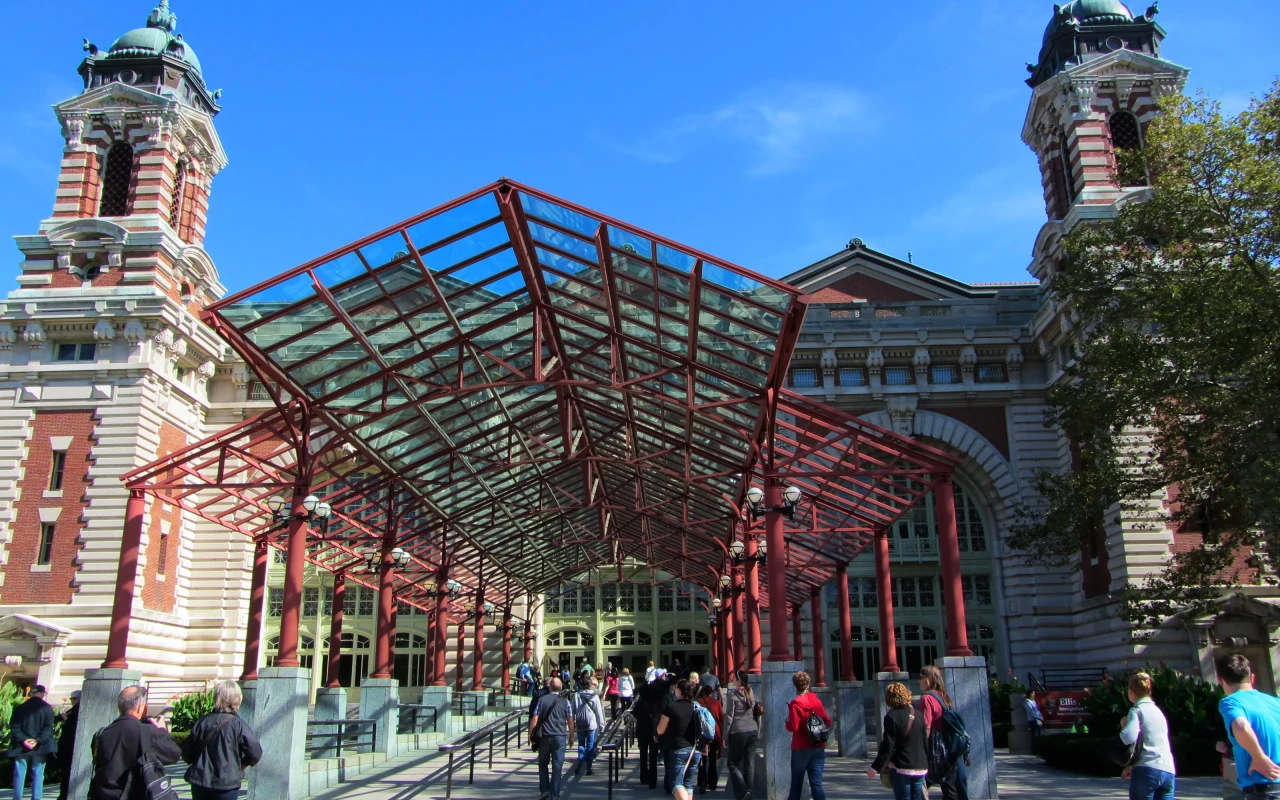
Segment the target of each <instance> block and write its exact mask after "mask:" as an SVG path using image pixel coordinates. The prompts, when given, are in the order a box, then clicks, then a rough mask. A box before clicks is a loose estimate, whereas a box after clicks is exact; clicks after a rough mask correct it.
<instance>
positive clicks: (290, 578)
mask: <svg viewBox="0 0 1280 800" xmlns="http://www.w3.org/2000/svg"><path fill="white" fill-rule="evenodd" d="M310 489H311V479H310V478H308V477H304V478H302V479H301V480H300V481H299V482H298V483H297V485H295V486H294V487H293V500H292V502H291V503H290V506H289V544H288V548H287V550H286V551H285V565H284V608H283V609H282V610H281V612H280V648H279V650H278V651H277V654H276V666H277V667H288V668H295V669H296V668H298V667H299V664H300V663H301V662H300V661H299V660H298V628H299V626H300V625H301V622H302V582H303V572H304V571H305V569H306V564H307V532H308V529H307V519H308V517H309V516H310V512H309V511H308V510H307V508H306V506H305V505H304V504H303V503H304V501H305V500H306V497H307V493H308V492H309V491H310ZM304 672H306V673H307V676H308V677H310V675H311V670H304ZM259 688H261V687H259ZM309 694H310V692H308V695H309ZM264 800H265V798H264Z"/></svg>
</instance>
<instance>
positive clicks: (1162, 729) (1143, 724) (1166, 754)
mask: <svg viewBox="0 0 1280 800" xmlns="http://www.w3.org/2000/svg"><path fill="white" fill-rule="evenodd" d="M1139 736H1141V737H1142V752H1141V753H1139V754H1138V760H1137V761H1136V762H1134V766H1135V767H1152V768H1153V769H1158V770H1163V771H1164V772H1168V773H1171V774H1177V769H1176V768H1175V767H1174V765H1173V751H1172V750H1171V749H1170V747H1169V722H1168V720H1166V719H1165V718H1164V712H1163V711H1161V710H1160V707H1159V706H1157V705H1156V704H1155V702H1153V701H1152V699H1151V698H1150V697H1142V698H1139V699H1138V702H1137V703H1134V705H1133V708H1131V709H1129V719H1128V720H1126V721H1125V724H1124V730H1122V731H1120V741H1122V742H1124V743H1125V744H1133V743H1134V742H1136V741H1138V737H1139Z"/></svg>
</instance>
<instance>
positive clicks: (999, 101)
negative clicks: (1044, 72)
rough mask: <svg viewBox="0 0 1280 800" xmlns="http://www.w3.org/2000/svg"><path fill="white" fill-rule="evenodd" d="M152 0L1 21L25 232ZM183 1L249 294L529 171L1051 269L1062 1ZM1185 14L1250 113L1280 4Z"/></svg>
mask: <svg viewBox="0 0 1280 800" xmlns="http://www.w3.org/2000/svg"><path fill="white" fill-rule="evenodd" d="M153 4H154V3H153V2H152V0H112V2H109V3H103V2H90V0H60V2H58V3H56V4H53V5H50V4H47V3H33V2H23V3H18V2H13V3H8V4H6V7H5V9H4V10H3V11H2V12H0V14H2V15H3V16H2V17H0V18H2V19H3V20H4V27H5V29H6V30H7V34H6V36H5V39H6V43H5V48H4V50H3V55H2V56H0V64H2V65H3V67H4V75H5V80H4V81H3V82H0V231H3V232H4V233H5V235H12V234H25V233H34V232H35V230H36V224H37V222H38V221H39V220H40V219H42V218H44V217H47V216H48V215H49V213H50V211H51V207H52V203H53V193H54V187H55V179H56V175H57V164H58V159H59V158H60V156H61V140H60V139H59V134H58V125H57V123H56V121H55V119H54V115H53V113H52V111H51V110H50V108H49V107H50V105H52V104H53V103H55V102H57V101H59V100H62V99H65V98H67V97H69V96H72V95H74V94H76V93H77V92H78V91H79V88H80V79H79V77H78V76H77V75H76V72H75V68H76V65H77V64H78V63H79V61H80V59H81V57H82V56H83V53H82V52H81V50H80V40H81V38H82V37H87V38H89V39H90V40H91V41H93V42H94V43H96V44H97V45H98V46H100V47H102V48H106V47H108V46H110V44H111V43H112V41H114V40H115V38H116V37H118V36H119V35H120V34H122V33H124V32H125V31H126V30H128V29H130V28H133V27H138V26H140V25H142V24H143V22H144V20H145V19H146V16H147V14H148V12H149V11H150V9H151V6H152V5H153ZM1131 7H1132V8H1133V10H1134V11H1135V12H1138V13H1140V12H1141V11H1142V10H1143V9H1145V8H1146V2H1145V1H1144V2H1140V3H1136V4H1131ZM172 9H173V11H174V12H175V13H176V14H177V15H178V21H179V28H178V30H179V31H180V32H181V33H183V34H184V37H185V39H186V41H187V42H188V43H189V44H190V45H191V46H192V47H193V48H194V49H195V50H196V52H197V53H198V54H199V57H200V60H201V61H202V63H203V66H204V70H205V77H206V79H207V81H208V82H209V85H210V86H211V87H214V88H217V87H221V88H223V89H224V90H225V94H224V96H223V111H222V113H221V114H220V115H219V116H218V118H217V125H218V129H219V132H220V134H221V137H222V141H223V144H224V145H225V147H226V149H227V152H228V154H229V157H230V161H231V164H230V166H229V167H228V168H227V169H226V170H224V171H223V172H222V173H221V174H220V175H219V176H218V178H217V180H216V181H215V183H214V188H213V197H212V208H211V211H210V219H209V235H208V239H207V241H206V246H207V248H208V250H209V252H210V253H211V255H212V256H213V258H214V259H215V261H216V263H217V264H218V266H219V269H220V272H221V275H222V279H223V282H224V283H225V284H226V285H227V287H228V288H229V289H231V290H235V289H239V288H243V287H245V286H248V285H250V284H252V283H255V282H257V281H259V280H261V279H263V278H265V277H267V276H269V275H271V274H274V273H276V272H279V271H282V270H284V269H287V268H288V267H291V266H294V265H296V264H298V263H301V262H302V261H304V260H307V259H309V258H311V257H313V256H316V255H319V254H322V253H324V252H327V251H329V250H331V249H333V248H335V247H338V246H340V245H342V244H345V243H346V242H348V241H351V240H353V239H355V238H358V237H360V236H363V235H365V234H367V233H371V232H373V231H374V230H377V229H379V228H382V227H385V226H387V225H389V224H393V223H395V222H397V221H399V220H401V219H403V218H405V217H408V216H410V215H412V214H415V213H417V212H419V211H422V210H425V209H427V208H430V207H431V206H433V205H436V204H438V203H441V202H443V201H446V200H448V199H450V198H452V197H454V196H456V195H458V194H461V193H463V192H465V191H468V190H470V189H473V188H476V187H478V186H481V185H483V184H485V183H488V182H490V181H492V180H494V179H496V178H498V177H500V176H503V175H506V176H509V177H511V178H514V179H516V180H519V181H522V182H524V183H528V184H530V185H533V186H536V187H538V188H540V189H543V190H545V191H549V192H552V193H555V194H559V195H561V196H563V197H566V198H568V199H570V200H573V201H575V202H578V203H581V204H583V205H586V206H589V207H592V208H596V209H598V210H600V211H602V212H604V213H607V214H610V215H613V216H615V217H618V218H621V219H623V220H626V221H628V222H631V223H633V224H636V225H639V226H642V227H645V228H649V229H651V230H654V231H656V232H659V233H662V234H664V235H666V236H669V237H671V238H674V239H676V240H678V241H682V242H685V243H688V244H689V245H692V246H694V247H698V248H700V249H703V250H706V251H708V252H710V253H713V254H716V255H718V256H721V257H723V258H727V259H730V260H732V261H735V262H737V263H739V264H742V265H744V266H747V267H750V268H752V269H756V270H758V271H760V272H763V273H765V274H768V275H775V276H777V275H783V274H785V273H787V272H790V271H792V270H795V269H798V268H800V267H802V266H805V265H807V264H809V263H811V262H813V261H815V260H817V259H820V258H822V257H824V256H826V255H829V254H831V253H832V252H835V251H837V250H839V249H840V248H841V247H842V246H843V245H844V244H845V242H847V241H848V240H849V239H850V238H851V237H854V236H860V237H862V238H863V239H864V240H865V241H866V242H867V243H868V244H869V245H871V246H872V247H875V248H877V249H881V250H884V251H885V252H888V253H891V254H894V255H897V256H900V257H905V256H906V254H907V252H908V251H912V252H914V254H915V262H916V263H917V264H920V265H922V266H925V267H928V268H930V269H933V270H937V271H939V272H942V273H945V274H948V275H951V276H954V277H956V278H959V279H962V280H967V281H1008V280H1025V279H1027V277H1028V276H1027V273H1026V265H1027V263H1028V262H1029V260H1030V251H1031V247H1032V243H1033V238H1034V236H1035V233H1036V231H1037V230H1038V229H1039V227H1040V224H1041V222H1042V221H1043V207H1042V203H1041V199H1040V189H1039V179H1038V176H1037V174H1036V165H1035V161H1034V159H1033V157H1032V155H1031V152H1030V150H1028V149H1027V148H1026V146H1025V145H1023V144H1022V142H1021V139H1020V132H1021V127H1022V121H1023V115H1024V114H1025V111H1026V107H1027V101H1028V97H1029V92H1030V90H1029V89H1028V88H1027V87H1026V85H1025V84H1024V83H1023V80H1024V79H1025V77H1026V72H1025V71H1024V68H1023V64H1024V63H1025V62H1027V61H1030V60H1034V59H1035V57H1036V55H1037V52H1038V49H1039V45H1040V39H1041V35H1042V32H1043V30H1044V27H1045V24H1046V23H1047V22H1048V19H1049V16H1050V14H1051V11H1052V3H1051V2H1048V1H1047V0H1046V1H1045V2H1041V1H1040V0H964V2H945V1H944V0H920V2H913V3H897V2H878V3H871V2H866V0H843V2H812V3H809V2H800V3H783V2H778V0H774V2H769V3H763V2H755V1H754V0H752V1H750V2H734V3H727V2H692V3H691V2H678V3H677V2H666V1H665V0H657V1H655V2H647V3H640V2H613V3H610V2H600V0H596V2H590V3H588V2H539V3H529V2H519V3H517V2H507V1H506V0H498V1H496V2H490V3H470V2H465V3H444V2H438V1H436V2H408V1H407V0H386V1H385V2H378V3H374V2H365V3H337V2H332V0H314V1H313V2H307V3H303V2H294V1H288V0H281V2H260V0H255V1H254V2H249V1H248V0H217V2H213V0H172ZM1159 20H1160V22H1161V23H1162V24H1163V25H1164V26H1165V28H1166V29H1167V30H1168V31H1169V37H1168V39H1166V42H1165V49H1164V55H1165V57H1167V58H1170V59H1172V60H1174V61H1176V62H1178V63H1181V64H1183V65H1185V66H1188V67H1191V69H1192V73H1191V87H1192V88H1203V89H1205V90H1207V91H1208V92H1209V93H1210V94H1211V95H1213V96H1215V97H1218V98H1220V99H1222V100H1223V101H1224V104H1225V105H1226V106H1227V107H1228V108H1231V109H1238V108H1240V107H1242V106H1243V105H1244V103H1245V102H1246V101H1247V98H1248V97H1249V95H1251V94H1256V93H1260V92H1262V91H1264V90H1265V89H1266V88H1267V87H1268V86H1269V85H1270V84H1271V82H1272V81H1273V80H1274V79H1275V78H1276V76H1277V74H1280V47H1277V43H1276V38H1277V31H1280V2H1275V0H1214V1H1213V2H1207V0H1164V1H1163V2H1162V13H1161V14H1160V17H1159ZM6 252H7V253H8V257H7V258H5V259H3V261H0V270H3V273H2V274H0V278H3V282H2V283H0V286H3V287H4V291H5V292H7V291H8V290H9V288H11V287H13V286H14V284H13V280H12V276H13V275H14V274H15V273H16V271H17V262H18V260H19V253H18V251H17V249H16V248H13V249H10V250H8V251H6Z"/></svg>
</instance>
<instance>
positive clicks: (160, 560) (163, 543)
mask: <svg viewBox="0 0 1280 800" xmlns="http://www.w3.org/2000/svg"><path fill="white" fill-rule="evenodd" d="M168 566H169V534H167V533H161V534H160V553H159V554H158V555H157V556H156V575H159V576H160V577H164V576H165V575H166V574H167V568H168Z"/></svg>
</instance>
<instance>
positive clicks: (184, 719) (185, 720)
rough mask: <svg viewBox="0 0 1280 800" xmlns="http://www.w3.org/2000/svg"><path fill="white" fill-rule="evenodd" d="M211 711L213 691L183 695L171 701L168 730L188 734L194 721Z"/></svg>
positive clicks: (193, 725)
mask: <svg viewBox="0 0 1280 800" xmlns="http://www.w3.org/2000/svg"><path fill="white" fill-rule="evenodd" d="M212 711H213V690H212V689H210V690H209V691H207V692H192V693H191V694H183V695H179V696H178V697H176V698H174V700H173V716H172V717H171V718H170V719H169V727H170V730H173V731H182V732H190V730H191V729H192V728H193V727H195V724H196V720H198V719H200V718H201V717H203V716H204V715H205V714H208V713H210V712H212Z"/></svg>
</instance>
